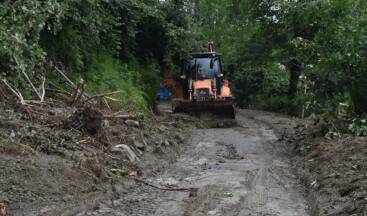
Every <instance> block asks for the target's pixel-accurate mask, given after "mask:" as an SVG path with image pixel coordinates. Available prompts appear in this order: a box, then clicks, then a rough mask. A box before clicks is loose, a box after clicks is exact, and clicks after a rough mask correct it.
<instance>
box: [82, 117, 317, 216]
mask: <svg viewBox="0 0 367 216" xmlns="http://www.w3.org/2000/svg"><path fill="white" fill-rule="evenodd" d="M252 114H253V113H251V112H249V111H240V112H239V113H238V118H237V119H238V126H237V127H233V128H217V129H215V128H213V129H197V130H196V131H193V133H192V136H191V137H190V138H189V139H190V140H189V144H188V145H187V146H185V147H184V148H183V149H181V150H180V151H179V152H176V153H177V154H176V155H175V156H172V154H167V153H165V154H164V155H165V156H163V155H162V160H159V159H158V160H155V161H154V163H155V164H156V166H159V168H157V167H156V166H155V167H156V168H155V169H157V170H159V174H158V175H151V177H149V176H150V174H151V173H150V172H149V171H147V172H146V174H145V175H143V177H142V178H144V180H146V181H147V182H149V183H151V184H153V185H157V186H161V187H163V186H164V187H169V188H188V187H189V188H192V187H196V188H199V190H198V192H197V193H191V194H189V193H188V192H179V191H162V190H158V189H155V188H152V187H150V186H147V185H140V187H139V191H135V192H134V193H129V194H125V195H124V196H120V197H119V198H118V199H115V200H113V201H111V202H110V204H108V203H106V204H105V206H104V207H102V208H100V209H99V210H98V212H89V213H85V214H81V215H97V214H101V213H105V214H106V215H157V216H158V215H159V216H173V215H174V216H178V215H185V216H186V215H187V216H188V215H195V216H196V215H203V216H204V215H302V216H304V215H311V213H310V210H309V207H308V205H307V202H306V200H305V198H304V196H303V186H302V185H301V184H300V183H299V182H298V180H297V178H296V176H295V175H294V174H292V169H291V167H290V164H289V161H288V159H287V156H286V155H287V152H285V151H286V150H285V148H284V146H283V143H282V142H278V141H277V140H278V139H277V137H276V135H275V133H274V131H273V130H272V129H271V128H270V127H269V126H267V125H265V124H263V123H261V122H260V121H258V120H254V119H253V117H252ZM167 155H171V156H167ZM148 157H149V156H148ZM165 157H168V158H165ZM146 161H149V160H146ZM152 162H153V161H150V162H149V163H152ZM142 166H144V165H142ZM145 166H147V167H148V165H147V164H145ZM125 184H131V185H135V184H137V183H136V182H134V181H130V183H128V182H125Z"/></svg>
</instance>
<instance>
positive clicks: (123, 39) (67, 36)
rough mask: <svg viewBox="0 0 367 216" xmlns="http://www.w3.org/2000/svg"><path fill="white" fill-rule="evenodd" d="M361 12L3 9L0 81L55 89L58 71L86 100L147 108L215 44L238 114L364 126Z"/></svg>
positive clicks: (235, 3)
mask: <svg viewBox="0 0 367 216" xmlns="http://www.w3.org/2000/svg"><path fill="white" fill-rule="evenodd" d="M366 4H367V3H366V2H365V1H351V0H335V1H328V0H320V1H313V0H289V1H283V0H273V1H266V0H241V1H240V0H225V1H219V0H210V1H209V0H202V1H198V0H165V1H161V0H138V1H137V0H124V1H121V0H90V1H87V0H77V1H64V0H60V1H54V0H44V1H39V0H5V1H3V2H2V3H0V76H1V78H2V79H6V80H8V81H10V82H11V83H12V85H13V86H15V87H16V88H19V89H26V90H27V89H30V88H29V82H27V81H26V79H25V76H24V73H25V74H27V75H28V76H29V77H30V78H31V79H32V81H33V82H40V81H41V80H42V79H43V78H42V77H47V79H48V80H49V82H50V83H51V84H53V85H57V81H56V80H55V79H56V78H55V77H56V76H55V73H54V66H56V67H59V68H62V69H64V70H65V71H67V73H68V75H69V76H71V77H72V78H73V79H74V80H76V79H78V78H83V79H85V80H87V82H89V83H90V86H91V87H90V90H91V91H93V90H96V91H107V90H116V89H119V88H122V89H123V90H124V91H125V93H124V94H122V95H121V99H123V100H126V99H127V98H128V97H131V96H133V97H135V101H140V102H137V104H140V105H141V106H143V107H146V106H147V103H146V102H147V101H148V102H149V103H150V104H152V103H154V97H155V92H153V91H151V89H155V88H156V87H157V85H158V83H159V76H160V74H161V73H162V72H164V71H169V70H172V71H178V70H177V69H175V67H177V65H178V64H179V62H180V60H181V59H182V58H185V57H187V56H188V54H189V53H190V52H195V51H201V50H202V49H203V48H205V43H206V42H207V41H214V42H215V44H216V50H217V51H220V52H222V53H223V54H224V58H223V63H224V67H225V69H226V72H227V73H226V75H227V76H228V78H229V79H230V80H231V83H232V85H233V86H232V89H233V92H234V94H235V96H236V99H237V104H238V105H239V106H240V107H253V108H260V109H268V110H275V111H281V112H286V113H289V114H293V115H298V116H301V115H303V114H305V115H309V114H311V113H316V114H323V113H324V114H325V113H328V114H329V115H331V116H333V117H332V118H339V117H340V116H341V115H340V114H341V112H343V115H344V116H359V117H358V118H362V119H363V115H364V113H365V112H366V109H367V90H366V89H367V88H365V83H366V81H367V78H366V77H367V76H366V70H365V69H364V68H365V65H366V63H367V59H366V56H367V55H366V49H365V47H366V43H367V40H366V37H367V33H366V25H367V20H366V19H367V13H366V12H367V7H366V6H367V5H366ZM61 87H62V86H61ZM26 92H27V91H26ZM27 94H28V95H27V96H28V97H35V95H34V94H33V93H32V92H31V91H28V92H27ZM350 119H355V118H352V117H351V118H350ZM350 119H349V120H350ZM344 120H345V119H344ZM349 120H348V121H349ZM349 123H350V121H349ZM353 123H355V124H360V123H356V122H353Z"/></svg>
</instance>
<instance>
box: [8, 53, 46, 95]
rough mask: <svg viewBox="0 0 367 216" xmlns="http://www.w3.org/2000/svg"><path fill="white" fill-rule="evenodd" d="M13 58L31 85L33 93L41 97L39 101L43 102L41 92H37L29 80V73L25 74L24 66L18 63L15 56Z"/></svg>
mask: <svg viewBox="0 0 367 216" xmlns="http://www.w3.org/2000/svg"><path fill="white" fill-rule="evenodd" d="M13 57H14V60H15V62H16V63H17V65H18V66H19V67H20V70H21V71H22V73H23V75H24V77H25V78H26V80H27V81H28V83H29V84H30V85H31V87H32V89H33V91H34V92H35V93H36V94H37V96H38V97H39V99H40V100H41V101H43V98H42V96H41V95H40V94H39V92H38V91H37V89H36V87H34V85H33V83H32V81H31V80H30V79H29V77H28V75H27V73H26V72H25V69H24V67H23V65H21V64H19V61H18V59H17V57H15V56H13Z"/></svg>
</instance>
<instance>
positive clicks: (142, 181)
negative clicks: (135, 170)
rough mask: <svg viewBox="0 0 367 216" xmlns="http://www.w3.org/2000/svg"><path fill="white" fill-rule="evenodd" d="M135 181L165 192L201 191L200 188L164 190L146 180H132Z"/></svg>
mask: <svg viewBox="0 0 367 216" xmlns="http://www.w3.org/2000/svg"><path fill="white" fill-rule="evenodd" d="M132 179H134V180H135V181H137V182H141V183H143V184H145V185H148V186H150V187H153V188H156V189H159V190H164V191H183V192H195V193H196V192H197V191H198V190H199V188H163V187H158V186H155V185H153V184H150V183H149V182H146V181H144V180H141V179H139V178H134V177H133V178H132Z"/></svg>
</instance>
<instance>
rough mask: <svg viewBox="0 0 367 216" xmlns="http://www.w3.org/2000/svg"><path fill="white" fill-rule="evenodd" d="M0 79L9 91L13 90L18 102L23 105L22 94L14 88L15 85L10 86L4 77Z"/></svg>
mask: <svg viewBox="0 0 367 216" xmlns="http://www.w3.org/2000/svg"><path fill="white" fill-rule="evenodd" d="M2 81H3V83H4V84H5V85H6V86H7V87H8V88H9V90H10V91H11V92H13V94H15V96H17V97H18V98H19V101H20V103H21V104H22V105H24V104H25V101H24V98H23V95H22V94H21V93H20V92H19V91H18V89H16V88H15V87H12V86H11V85H10V83H8V82H7V81H6V79H2Z"/></svg>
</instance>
